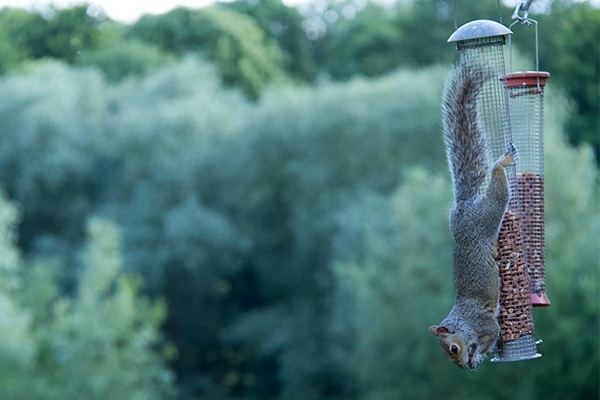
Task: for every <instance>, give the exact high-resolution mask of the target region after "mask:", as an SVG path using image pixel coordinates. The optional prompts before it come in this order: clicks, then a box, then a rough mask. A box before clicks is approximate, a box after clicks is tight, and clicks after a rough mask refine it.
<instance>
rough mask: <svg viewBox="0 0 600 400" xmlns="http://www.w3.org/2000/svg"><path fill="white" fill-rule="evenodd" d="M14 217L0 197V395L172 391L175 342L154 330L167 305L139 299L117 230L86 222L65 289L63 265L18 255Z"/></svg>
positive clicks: (155, 395) (147, 395)
mask: <svg viewBox="0 0 600 400" xmlns="http://www.w3.org/2000/svg"><path fill="white" fill-rule="evenodd" d="M16 215H17V212H16V211H15V207H14V206H12V205H11V204H10V203H8V202H7V201H6V200H5V199H4V197H2V198H1V199H0V232H1V235H2V237H1V238H0V254H1V255H2V275H3V278H4V279H3V285H2V287H1V288H0V333H1V335H0V366H2V368H3V371H4V372H3V374H2V378H1V379H0V391H1V392H2V398H4V399H25V398H26V399H65V398H84V399H105V398H108V397H111V398H112V397H117V398H130V399H166V398H173V397H174V395H175V391H174V386H173V374H172V372H171V371H169V370H168V369H167V368H166V367H165V366H164V364H163V361H164V360H165V359H167V357H172V356H173V355H174V353H173V352H174V349H173V348H172V347H169V346H167V345H165V343H164V341H163V339H162V338H161V334H160V333H159V330H158V327H159V325H160V323H161V321H162V320H163V319H164V316H165V307H164V305H163V304H161V303H151V302H149V301H148V300H146V299H144V298H142V297H140V295H139V283H140V282H139V279H136V278H134V277H128V276H124V275H122V274H121V269H122V260H121V250H120V244H119V243H120V239H119V235H118V231H117V230H116V228H115V227H114V226H113V225H112V224H109V223H107V222H104V221H101V220H98V219H92V220H90V223H89V224H88V234H89V238H88V242H87V245H86V247H85V250H84V252H83V254H82V262H83V265H82V268H81V270H80V271H79V274H78V277H77V285H76V287H77V289H76V292H75V294H74V295H73V296H67V295H65V294H61V284H60V279H59V278H60V274H61V271H62V270H64V268H63V267H62V266H61V265H60V263H59V262H53V261H50V260H42V259H37V260H34V261H32V262H26V263H21V262H20V260H19V255H18V254H17V250H16V248H15V247H14V239H13V238H14V234H15V231H14V225H15V219H16ZM10 283H14V284H16V285H14V284H13V285H11V286H12V287H9V284H10ZM161 349H162V350H161ZM161 351H162V352H163V353H161Z"/></svg>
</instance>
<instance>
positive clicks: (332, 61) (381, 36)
mask: <svg viewBox="0 0 600 400" xmlns="http://www.w3.org/2000/svg"><path fill="white" fill-rule="evenodd" d="M349 7H352V2H346V3H341V4H340V5H337V6H336V7H335V8H331V9H330V10H328V11H327V12H326V14H325V19H329V20H330V21H334V20H335V22H334V23H330V24H329V27H328V28H327V32H326V34H325V36H324V37H323V38H321V39H320V42H322V43H320V47H319V58H320V64H321V66H322V69H323V71H324V72H326V73H327V74H329V75H331V77H332V78H334V79H349V78H350V77H352V76H355V75H365V76H378V75H383V74H385V73H388V72H390V71H392V70H393V69H394V68H397V67H398V65H400V64H401V63H402V59H401V54H402V53H401V51H400V49H399V46H398V45H399V43H400V42H401V37H400V36H401V32H400V29H399V27H398V25H397V24H396V23H395V20H394V15H395V14H396V12H395V11H394V10H393V9H390V8H385V7H383V6H381V5H378V4H376V3H373V2H369V3H367V5H366V6H365V7H364V8H363V9H361V10H359V11H358V12H355V11H352V13H351V14H349V11H348V8H349ZM351 9H352V10H354V9H353V8H351ZM344 15H347V16H349V15H352V18H350V19H349V18H348V17H344Z"/></svg>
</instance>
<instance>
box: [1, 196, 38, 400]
mask: <svg viewBox="0 0 600 400" xmlns="http://www.w3.org/2000/svg"><path fill="white" fill-rule="evenodd" d="M17 223H18V211H17V208H16V207H15V206H14V205H13V204H11V203H9V202H8V201H7V199H6V197H5V196H4V194H3V193H2V194H0V368H2V371H4V372H3V373H2V375H1V377H0V392H2V394H3V396H5V397H6V398H7V399H18V398H22V393H23V388H24V387H27V385H28V384H29V383H30V381H29V380H28V379H27V376H28V375H27V374H28V373H29V371H30V369H31V367H32V365H33V363H34V360H35V341H34V338H33V337H32V335H31V334H30V326H31V318H30V315H29V313H28V312H27V311H25V310H24V309H22V308H21V307H20V305H19V304H18V302H16V301H15V299H14V294H15V291H17V290H18V289H19V286H20V285H19V279H18V277H19V271H18V267H19V262H20V255H19V252H18V250H17V248H16V246H15V241H16V237H15V235H16V229H15V228H16V226H17Z"/></svg>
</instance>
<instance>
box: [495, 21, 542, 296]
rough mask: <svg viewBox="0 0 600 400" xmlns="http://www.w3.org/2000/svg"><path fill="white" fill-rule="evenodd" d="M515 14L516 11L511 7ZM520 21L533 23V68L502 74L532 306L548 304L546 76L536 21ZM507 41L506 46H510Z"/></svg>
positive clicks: (527, 23) (528, 23)
mask: <svg viewBox="0 0 600 400" xmlns="http://www.w3.org/2000/svg"><path fill="white" fill-rule="evenodd" d="M515 14H517V11H515ZM513 18H515V19H517V20H516V21H515V22H514V23H513V24H512V25H511V27H512V26H513V25H515V24H516V23H518V22H520V23H522V24H524V25H528V26H529V25H532V24H533V25H534V26H535V61H536V63H535V64H536V70H535V71H526V72H512V49H511V73H509V74H507V75H505V76H504V78H503V81H504V86H505V90H506V92H507V97H508V102H509V113H510V123H511V126H512V133H513V139H514V141H515V145H516V146H517V149H518V150H519V162H518V164H517V171H516V172H517V191H518V193H519V203H520V207H521V208H520V212H521V232H522V235H523V247H524V250H525V262H526V264H527V271H528V274H529V285H530V288H529V291H530V297H531V304H532V305H533V306H534V307H543V306H549V305H550V300H549V299H548V296H547V295H546V272H545V245H544V241H545V229H544V87H545V86H546V80H547V79H548V78H549V77H550V74H549V73H548V72H543V71H540V70H539V61H538V60H539V57H538V34H537V22H536V21H535V20H533V19H530V18H528V17H527V16H525V17H524V18H520V17H518V14H517V15H516V16H515V15H513ZM510 45H511V42H510V41H509V48H511V46H510Z"/></svg>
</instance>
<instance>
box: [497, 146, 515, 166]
mask: <svg viewBox="0 0 600 400" xmlns="http://www.w3.org/2000/svg"><path fill="white" fill-rule="evenodd" d="M518 159H519V152H518V151H517V148H516V147H515V145H514V144H512V143H511V144H510V145H509V146H508V150H507V151H506V153H504V155H503V156H502V157H501V158H500V160H498V164H499V165H500V166H501V167H502V168H504V167H507V166H509V165H512V164H514V163H516V162H517V160H518Z"/></svg>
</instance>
